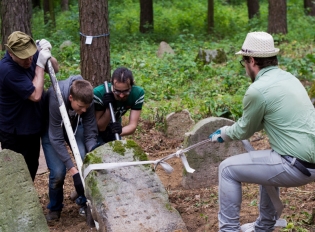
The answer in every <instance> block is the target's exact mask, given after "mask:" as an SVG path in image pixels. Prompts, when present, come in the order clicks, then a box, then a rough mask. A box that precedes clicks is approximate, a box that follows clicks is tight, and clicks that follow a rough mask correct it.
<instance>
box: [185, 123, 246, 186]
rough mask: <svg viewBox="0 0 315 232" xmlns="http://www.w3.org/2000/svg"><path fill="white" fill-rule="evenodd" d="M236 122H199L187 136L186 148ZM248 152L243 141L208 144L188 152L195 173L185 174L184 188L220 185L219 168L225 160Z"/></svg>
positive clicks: (188, 159) (188, 158)
mask: <svg viewBox="0 0 315 232" xmlns="http://www.w3.org/2000/svg"><path fill="white" fill-rule="evenodd" d="M233 123H234V121H232V120H229V119H226V118H217V117H210V118H206V119H203V120H201V121H199V122H198V123H197V124H196V125H195V126H194V128H193V129H192V130H191V131H190V132H188V133H186V134H185V141H184V147H189V146H191V145H194V144H196V143H198V142H200V141H203V140H206V139H208V137H209V135H210V134H211V133H213V132H215V131H216V130H217V129H220V128H221V127H223V126H226V125H232V124H233ZM245 152H247V151H246V150H245V148H244V146H243V144H242V141H231V142H224V143H212V142H209V143H206V144H204V145H201V146H199V147H196V148H194V149H192V150H190V151H188V152H186V157H187V161H188V163H189V165H190V167H191V168H193V169H195V172H194V173H185V174H184V175H183V179H182V185H183V187H184V188H186V189H189V188H192V189H195V188H208V187H210V186H217V185H218V167H219V164H220V163H221V161H223V160H224V159H225V158H227V157H229V156H232V155H237V154H242V153H245Z"/></svg>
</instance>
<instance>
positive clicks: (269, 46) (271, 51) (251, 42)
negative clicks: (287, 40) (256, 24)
mask: <svg viewBox="0 0 315 232" xmlns="http://www.w3.org/2000/svg"><path fill="white" fill-rule="evenodd" d="M279 51H280V49H279V48H275V45H274V41H273V38H272V36H271V35H270V34H268V33H266V32H250V33H248V34H247V36H246V39H245V41H244V43H243V46H242V50H240V51H239V52H237V53H235V54H236V55H243V56H251V57H272V56H276V55H277V54H278V53H279Z"/></svg>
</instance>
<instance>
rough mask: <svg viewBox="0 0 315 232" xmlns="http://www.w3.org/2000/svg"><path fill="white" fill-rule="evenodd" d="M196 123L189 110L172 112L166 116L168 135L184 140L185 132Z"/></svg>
mask: <svg viewBox="0 0 315 232" xmlns="http://www.w3.org/2000/svg"><path fill="white" fill-rule="evenodd" d="M194 124H195V122H194V120H192V118H191V116H190V113H189V111H188V110H186V109H185V110H182V111H180V112H176V113H174V112H173V113H170V114H169V115H167V116H166V135H167V136H168V137H170V138H177V139H179V140H184V138H185V133H186V132H187V131H189V130H190V128H191V127H192V126H193V125H194Z"/></svg>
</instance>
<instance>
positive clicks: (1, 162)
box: [0, 149, 49, 232]
mask: <svg viewBox="0 0 315 232" xmlns="http://www.w3.org/2000/svg"><path fill="white" fill-rule="evenodd" d="M0 179H1V181H0V202H1V204H0V231H1V232H6V231H8V232H11V231H19V232H29V231H32V232H45V231H47V232H48V231H49V228H48V225H47V223H46V219H45V217H44V214H43V210H42V207H41V205H40V203H39V199H38V195H37V192H36V189H35V187H34V184H33V182H32V179H31V176H30V174H29V171H28V168H27V165H26V163H25V161H24V158H23V156H22V155H20V154H18V153H15V152H13V151H11V150H7V149H4V150H2V151H1V152H0Z"/></svg>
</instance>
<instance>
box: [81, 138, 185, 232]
mask: <svg viewBox="0 0 315 232" xmlns="http://www.w3.org/2000/svg"><path fill="white" fill-rule="evenodd" d="M139 160H140V161H143V160H147V156H146V154H145V153H144V152H143V151H142V149H141V148H140V147H139V146H138V145H137V144H136V143H135V142H134V141H133V140H120V141H114V142H110V143H107V144H105V145H103V146H101V147H99V148H97V149H96V150H94V151H93V152H91V153H88V154H87V156H86V158H85V160H84V165H83V168H82V169H83V170H84V169H85V168H86V167H87V166H88V165H89V164H94V163H121V162H133V161H139ZM85 190H86V196H87V198H88V199H90V201H91V204H90V207H91V209H92V210H91V211H92V216H93V219H94V220H95V221H96V222H97V223H96V226H97V227H98V228H99V231H104V232H105V231H137V232H151V231H155V232H162V231H163V232H168V231H169V232H174V231H181V232H187V229H186V225H185V223H184V222H183V220H182V218H181V216H180V214H179V213H178V211H177V210H176V209H174V208H173V207H172V206H171V204H170V202H169V200H168V194H167V192H166V190H165V188H164V186H163V184H162V183H161V181H160V179H159V178H158V176H157V174H156V173H155V172H154V171H153V170H152V167H151V166H150V165H148V164H146V165H137V166H130V167H122V168H116V169H110V170H98V171H91V172H90V173H89V175H88V176H87V177H86V179H85Z"/></svg>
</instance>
